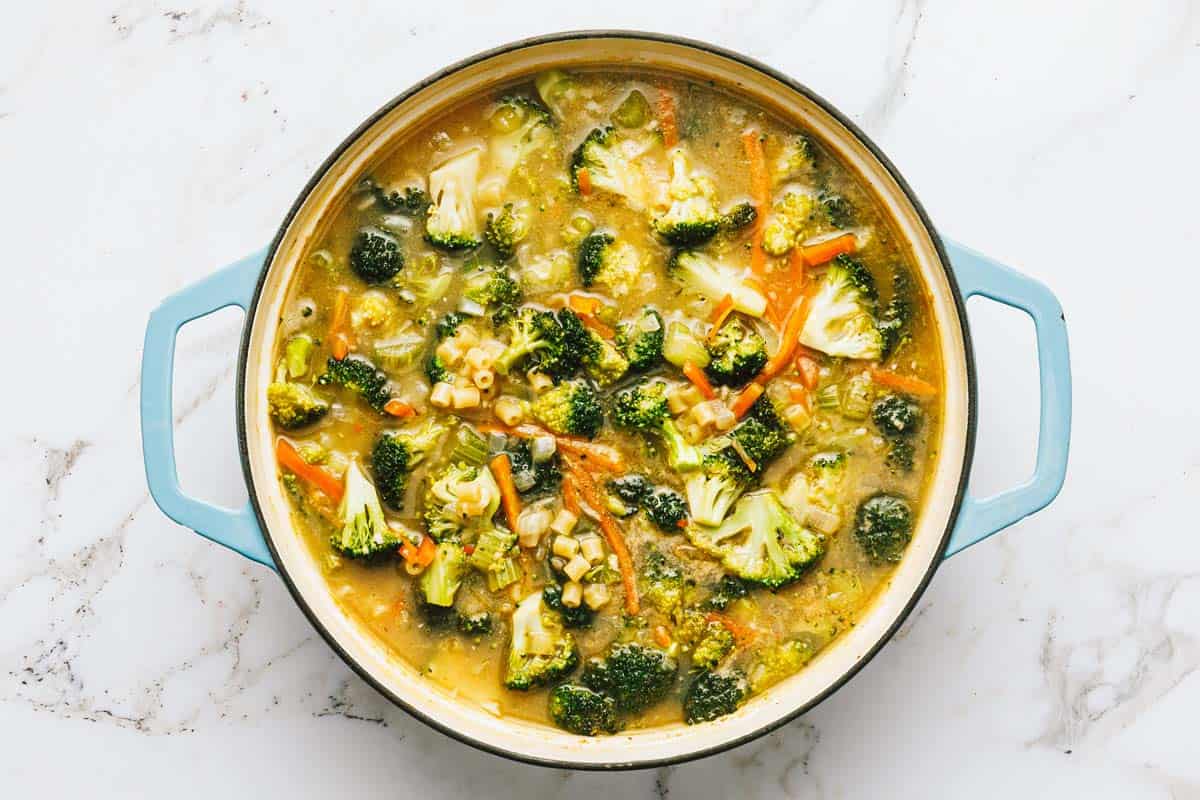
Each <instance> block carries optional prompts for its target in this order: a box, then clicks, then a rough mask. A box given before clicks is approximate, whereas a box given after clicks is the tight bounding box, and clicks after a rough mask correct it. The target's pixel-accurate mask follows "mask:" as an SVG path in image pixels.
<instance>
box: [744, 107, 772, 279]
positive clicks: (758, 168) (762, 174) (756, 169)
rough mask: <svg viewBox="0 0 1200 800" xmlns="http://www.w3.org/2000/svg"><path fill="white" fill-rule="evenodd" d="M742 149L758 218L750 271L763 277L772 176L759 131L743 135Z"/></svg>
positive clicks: (765, 262)
mask: <svg viewBox="0 0 1200 800" xmlns="http://www.w3.org/2000/svg"><path fill="white" fill-rule="evenodd" d="M742 147H743V148H744V149H745V151H746V159H747V160H748V161H749V162H750V195H751V197H752V198H753V199H754V209H755V210H756V211H757V212H758V218H757V219H755V220H754V230H753V231H752V234H753V235H752V237H751V240H750V246H751V250H750V269H752V270H753V271H754V274H756V275H762V274H763V273H764V272H766V270H767V253H766V251H765V250H763V246H762V240H763V229H764V227H765V226H766V223H767V206H768V205H769V204H770V202H771V176H770V175H768V174H767V157H766V155H765V154H764V153H763V146H762V138H761V137H760V136H759V133H758V131H756V130H754V129H753V128H750V129H749V130H746V131H744V132H743V133H742Z"/></svg>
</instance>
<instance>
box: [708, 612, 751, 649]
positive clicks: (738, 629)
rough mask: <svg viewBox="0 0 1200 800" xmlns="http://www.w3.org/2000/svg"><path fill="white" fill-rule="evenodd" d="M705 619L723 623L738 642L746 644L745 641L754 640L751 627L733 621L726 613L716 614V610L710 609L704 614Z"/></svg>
mask: <svg viewBox="0 0 1200 800" xmlns="http://www.w3.org/2000/svg"><path fill="white" fill-rule="evenodd" d="M705 619H707V620H708V621H709V622H719V623H721V624H722V625H724V626H725V628H726V629H727V630H728V631H729V632H730V633H732V634H733V638H734V639H737V642H738V644H746V643H747V642H752V641H754V636H755V634H754V630H753V629H752V628H747V627H746V626H745V625H741V624H739V623H737V622H734V621H733V619H731V618H730V617H729V616H728V615H726V614H718V613H717V612H716V611H710V612H708V614H706V615H705Z"/></svg>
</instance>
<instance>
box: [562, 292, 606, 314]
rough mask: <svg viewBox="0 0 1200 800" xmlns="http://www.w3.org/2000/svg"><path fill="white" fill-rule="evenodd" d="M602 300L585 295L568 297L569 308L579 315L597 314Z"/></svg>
mask: <svg viewBox="0 0 1200 800" xmlns="http://www.w3.org/2000/svg"><path fill="white" fill-rule="evenodd" d="M600 305H601V304H600V299H599V298H598V297H588V296H587V295H585V294H573V295H569V296H568V297H567V306H568V307H569V308H570V309H571V310H572V311H574V312H575V313H577V314H595V313H596V312H597V311H599V310H600Z"/></svg>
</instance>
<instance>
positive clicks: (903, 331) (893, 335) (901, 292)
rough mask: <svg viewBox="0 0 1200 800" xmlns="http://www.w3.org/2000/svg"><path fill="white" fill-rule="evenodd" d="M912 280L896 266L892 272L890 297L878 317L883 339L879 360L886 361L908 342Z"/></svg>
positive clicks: (904, 271)
mask: <svg viewBox="0 0 1200 800" xmlns="http://www.w3.org/2000/svg"><path fill="white" fill-rule="evenodd" d="M912 310H913V289H912V278H911V277H910V276H909V274H908V272H907V270H905V269H904V268H903V267H901V266H896V267H894V268H893V270H892V297H891V299H890V300H888V302H887V305H886V306H885V307H884V309H883V313H881V314H880V315H879V322H878V325H877V327H878V328H879V334H880V336H882V337H883V352H882V353H881V354H880V356H879V357H880V358H881V359H887V358H889V357H890V356H891V354H892V353H894V352H895V351H896V348H897V347H899V346H900V345H901V344H902V343H903V342H905V341H907V340H908V337H909V331H908V325H909V321H910V319H911V318H912Z"/></svg>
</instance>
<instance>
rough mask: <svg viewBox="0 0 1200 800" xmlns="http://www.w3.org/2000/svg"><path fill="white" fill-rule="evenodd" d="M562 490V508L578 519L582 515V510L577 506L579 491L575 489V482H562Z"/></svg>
mask: <svg viewBox="0 0 1200 800" xmlns="http://www.w3.org/2000/svg"><path fill="white" fill-rule="evenodd" d="M562 490H563V508H565V509H566V510H567V511H570V512H571V513H572V514H574V515H575V516H577V517H578V516H579V515H580V514H582V513H583V509H582V508H580V506H579V490H578V489H576V488H575V482H574V481H563V482H562Z"/></svg>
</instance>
